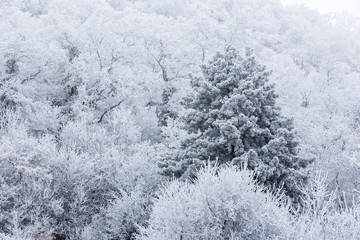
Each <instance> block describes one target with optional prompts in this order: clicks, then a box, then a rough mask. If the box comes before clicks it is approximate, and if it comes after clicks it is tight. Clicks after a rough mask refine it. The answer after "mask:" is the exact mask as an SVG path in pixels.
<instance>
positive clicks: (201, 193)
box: [140, 167, 291, 240]
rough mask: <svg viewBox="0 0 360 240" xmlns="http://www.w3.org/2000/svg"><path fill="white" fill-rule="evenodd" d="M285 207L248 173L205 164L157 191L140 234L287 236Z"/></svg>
mask: <svg viewBox="0 0 360 240" xmlns="http://www.w3.org/2000/svg"><path fill="white" fill-rule="evenodd" d="M288 210H289V209H288V208H287V207H286V206H285V205H282V204H280V197H274V196H273V195H272V194H271V193H268V192H266V189H265V188H264V187H261V186H258V185H257V184H256V183H255V182H254V175H253V173H252V172H250V171H248V170H237V169H236V168H235V167H229V168H225V169H220V170H219V169H217V168H214V167H213V168H212V167H207V168H205V169H202V170H200V172H199V173H198V175H197V179H196V180H195V182H194V184H189V183H184V182H181V181H177V180H175V181H174V182H172V183H170V184H169V185H168V186H167V187H166V188H165V189H164V190H163V191H162V192H161V193H160V195H159V197H158V199H156V200H155V203H154V207H153V210H152V213H151V218H150V220H149V227H148V228H145V229H142V230H141V237H140V239H149V240H154V239H158V240H161V239H164V240H165V239H184V240H187V239H286V234H287V233H288V230H290V229H291V225H290V221H289V220H290V218H289V214H288Z"/></svg>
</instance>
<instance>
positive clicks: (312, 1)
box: [281, 0, 360, 17]
mask: <svg viewBox="0 0 360 240" xmlns="http://www.w3.org/2000/svg"><path fill="white" fill-rule="evenodd" d="M281 2H282V3H283V4H284V5H289V4H299V3H300V4H304V5H306V6H308V7H310V8H315V9H317V10H319V11H320V13H327V12H341V11H346V12H348V13H351V14H353V15H355V16H358V17H360V0H281Z"/></svg>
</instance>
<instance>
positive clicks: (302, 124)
mask: <svg viewBox="0 0 360 240" xmlns="http://www.w3.org/2000/svg"><path fill="white" fill-rule="evenodd" d="M359 23H360V21H359V19H357V18H356V17H352V16H348V15H346V14H328V15H320V14H319V13H318V12H316V11H313V10H310V9H307V8H305V7H303V6H289V7H283V5H282V4H281V3H280V1H278V0H221V1H219V0H182V1H178V0H80V1H72V0H62V1H56V0H0V31H1V34H0V108H1V113H0V238H2V239H134V238H136V239H227V238H229V239H231V237H233V238H235V237H239V238H242V239H266V238H272V239H275V238H278V239H323V238H334V239H345V238H347V239H356V238H357V237H358V236H360V232H359V231H360V230H359V229H360V222H359V220H358V219H359V217H360V216H359V212H360V211H359V208H360V204H358V194H359V191H360V186H359V184H360V180H359V177H358V176H359V173H360V147H359V146H360V145H359V144H360V104H359V103H360V94H359V93H360V43H359V41H358V39H359V38H360V24H359ZM229 46H232V47H231V48H232V49H237V51H239V53H238V54H239V56H241V58H246V56H247V52H248V51H249V50H247V49H252V50H251V51H252V54H253V55H252V56H253V57H254V59H255V60H256V62H257V63H259V66H266V69H267V70H268V71H271V74H270V72H269V74H266V78H267V80H266V84H268V85H266V86H272V87H271V89H272V90H273V91H274V94H275V95H277V96H278V97H276V98H274V99H272V98H271V99H272V100H274V102H273V103H271V104H265V105H266V106H268V107H267V108H265V107H264V108H262V109H266V111H267V112H269V113H270V112H273V111H274V112H276V113H273V114H274V116H275V115H276V116H279V117H280V116H281V118H284V119H288V122H287V124H288V125H286V126H287V127H283V128H286V129H287V130H288V131H289V133H287V134H288V135H287V137H289V139H291V140H289V142H288V143H291V144H290V145H291V146H290V145H289V144H287V145H286V144H285V145H286V149H285V150H284V152H285V151H286V152H287V151H290V152H291V153H294V156H296V157H294V158H292V157H291V159H295V158H296V159H308V160H307V163H306V164H300V165H301V167H300V168H301V170H303V172H302V173H301V176H304V178H302V179H304V181H300V182H299V184H296V189H297V196H298V199H300V200H298V202H297V203H298V204H293V203H292V202H291V200H289V201H287V200H288V198H287V196H288V195H289V194H286V191H285V193H283V191H282V190H284V189H285V190H287V189H286V186H285V188H284V189H282V188H281V184H282V183H284V182H281V181H279V184H275V185H276V186H274V185H272V184H267V185H266V186H262V185H261V183H264V182H265V183H269V182H266V181H265V180H264V181H262V180H260V179H261V178H260V177H259V174H258V172H257V171H252V170H257V168H256V167H251V166H249V165H246V164H245V163H244V162H243V161H240V162H241V164H238V165H237V167H236V166H227V165H229V164H231V161H232V160H233V159H234V158H235V157H242V156H243V155H242V154H243V153H244V151H245V150H246V151H250V150H254V151H252V152H256V151H258V152H257V153H259V151H265V150H264V148H262V147H264V145H261V149H260V147H259V146H260V145H259V146H257V145H256V147H259V148H258V149H255V146H252V147H251V149H245V148H243V149H245V150H244V151H243V150H239V151H238V153H239V155H236V156H235V155H234V156H231V157H229V154H228V153H235V150H236V149H235V147H236V146H241V144H240V143H239V141H240V140H244V139H245V137H243V136H245V135H241V137H238V139H237V140H236V141H235V140H234V139H232V140H234V144H228V143H229V141H230V140H229V139H227V140H226V144H228V145H227V146H228V147H229V148H228V149H225V150H224V149H221V148H218V147H217V146H215V147H216V149H215V150H214V151H213V152H215V153H219V154H214V153H211V154H210V153H209V156H208V157H209V160H216V159H217V160H216V161H206V160H207V159H208V158H207V156H206V152H205V153H201V154H202V155H201V154H200V153H199V151H200V150H203V148H201V147H199V145H196V144H195V145H194V144H190V143H191V141H190V143H189V140H191V139H194V138H196V136H197V135H196V134H203V133H204V132H206V131H207V130H206V131H205V130H204V131H201V130H200V131H192V130H191V128H193V126H197V127H199V129H200V128H201V126H204V124H205V121H207V119H206V120H205V121H203V122H201V124H200V125H199V122H198V123H197V124H195V125H194V122H191V121H190V122H189V121H188V122H187V121H186V117H189V116H191V115H192V114H193V116H198V115H196V112H195V113H194V112H193V111H196V110H199V109H200V110H201V109H202V108H203V105H201V106H198V103H196V98H194V97H190V98H189V96H196V94H198V96H203V95H201V94H203V93H204V91H205V90H206V87H204V86H205V85H206V84H208V85H209V86H210V85H211V84H209V82H211V81H212V80H211V78H207V77H206V71H205V72H204V69H205V70H206V68H208V69H210V68H211V66H213V65H211V64H212V63H213V62H214V61H215V60H214V59H216V56H219V54H220V55H221V54H224V52H226V49H229ZM209 71H210V70H209ZM261 71H262V70H261V68H257V70H256V71H255V72H257V73H259V72H261ZM260 75H261V74H260ZM249 76H253V75H251V74H250V75H249ZM196 79H202V80H201V81H199V82H202V81H205V83H196ZM236 79H238V78H236ZM239 79H245V80H246V81H250V80H249V79H250V78H249V77H242V78H239ZM254 79H255V78H254ZM254 79H253V80H254ZM206 81H208V82H207V83H206ZM223 81H230V80H229V77H224V78H223ZM254 81H255V80H254ZM201 84H203V85H201ZM249 84H250V85H251V83H249ZM272 84H274V85H272ZM199 86H203V87H204V89H205V90H204V89H203V90H201V89H200V91H199ZM214 86H215V85H214ZM216 86H218V85H216ZM260 95H261V94H260ZM229 98H231V97H230V95H227V96H226V97H225V95H224V98H222V99H218V100H219V101H223V102H221V103H222V104H224V105H226V104H225V103H226V101H228V99H229ZM189 99H190V100H189ZM191 99H192V100H191ZM194 99H195V100H194ZM209 99H210V100H211V98H208V100H209ZM232 99H237V100H236V101H239V102H237V103H239V104H240V103H241V101H242V100H241V99H240V98H232ZM239 99H240V100H239ZM249 99H250V98H249ZM251 99H252V100H251ZM251 99H250V100H251V101H250V100H249V101H250V102H249V104H250V105H251V104H254V106H255V107H256V106H260V105H256V104H255V103H254V102H256V101H257V100H256V98H251ZM212 100H214V99H212ZM272 100H271V101H272ZM234 101H235V100H234ZM265 105H264V106H265ZM211 106H213V105H211ZM280 108H281V110H280ZM249 109H252V108H249ZM273 109H274V110H273ZM228 110H229V109H228ZM232 110H234V109H232ZM249 111H250V110H249ZM198 113H199V114H200V112H198ZM236 113H237V114H236V116H239V114H238V113H240V112H236ZM242 113H244V112H242ZM262 113H263V112H261V114H262ZM194 114H195V115H194ZM232 114H233V113H232ZM261 114H260V115H261ZM225 115H226V114H225ZM225 115H221V116H222V117H221V118H219V119H220V120H221V124H223V125H224V124H225V125H226V124H227V123H229V122H228V121H227V119H228V118H226V117H224V116H225ZM245 115H246V114H245ZM260 115H259V116H260ZM209 116H210V115H209ZM226 116H227V115H226ZM207 117H208V116H206V118H207ZM248 117H249V119H251V121H254V124H255V123H259V122H256V121H257V120H254V119H255V118H256V116H253V117H255V118H252V117H251V116H248ZM275 118H277V117H274V119H275ZM184 119H185V120H184ZM188 119H189V118H188ZM275 122H276V121H275ZM191 124H193V125H191ZM223 125H221V126H223ZM230 125H231V124H230ZM265 125H266V124H265ZM280 125H281V124H280ZM218 126H220V125H218ZM221 126H220V127H219V129H221ZM241 126H242V124H240V125H239V127H241ZM254 126H255V125H254ZM269 126H270V125H269ZM279 128H280V127H279ZM210 129H211V130H213V129H214V128H210ZM263 129H265V127H264V128H263ZM273 129H276V127H273ZM249 131H250V130H249ZM251 131H252V130H251ZM251 131H250V132H251ZM271 131H272V130H271ZM284 131H285V130H281V131H279V132H282V133H283V134H285V133H284ZM257 132H258V131H257ZM263 132H266V130H264V131H263ZM290 132H291V134H290ZM219 133H221V134H223V132H222V130H221V131H220V130H219ZM212 134H214V132H213V133H212ZM221 134H220V135H221ZM266 134H269V132H266ZM279 134H280V133H279ZM215 135H216V134H215ZM225 135H226V134H225ZM225 135H224V134H223V135H221V136H225ZM250 135H251V134H250ZM211 136H212V135H211ZM269 136H270V135H269ZM274 136H275V132H271V137H269V138H264V139H265V140H264V139H262V140H261V141H265V142H266V143H268V142H269V141H270V139H272V138H275V137H274ZM278 137H279V136H278ZM204 139H207V140H209V138H207V137H206V136H205V137H204ZM212 139H214V138H212ZM282 139H287V138H285V137H283V138H282ZM220 140H221V141H223V140H224V139H223V138H222V139H220ZM259 141H260V140H259ZM261 141H260V142H261ZM210 142H211V141H210ZM280 142H281V141H280ZM235 143H236V144H238V143H239V145H236V144H235ZM292 143H294V144H293V145H292ZM295 143H296V144H295ZM219 146H220V145H219ZM293 147H294V149H295V147H296V150H291V149H293ZM232 148H233V149H232ZM189 149H190V150H189ZM194 149H195V151H194ZM238 149H242V148H241V147H239V148H237V150H238ZM278 149H280V148H278ZM282 149H284V148H282ZM289 149H290V150H289ZM188 150H189V151H190V153H191V151H193V152H192V153H191V154H192V155H191V156H190V155H187V154H188ZM227 150H228V152H226V151H227ZM232 150H233V151H232ZM184 151H185V152H184ZM194 154H195V155H194ZM261 154H264V153H263V152H262V153H261ZM272 154H273V155H274V156H276V155H278V156H279V154H280V153H279V152H276V151H275V152H273V153H272ZM218 155H219V156H218ZM291 155H292V154H291ZM174 156H175V157H174ZM179 156H180V158H179ZM194 156H195V157H196V158H198V159H201V160H202V164H200V165H201V166H200V165H196V166H197V167H196V168H194V169H193V170H194V171H193V172H192V179H191V180H189V179H188V178H187V176H185V177H183V178H180V179H173V178H172V176H174V175H176V174H173V175H172V174H166V173H165V174H164V171H165V172H166V168H167V167H168V165H166V164H165V165H164V163H167V162H169V161H170V160H171V161H172V160H174V159H175V160H176V161H178V160H179V161H180V162H181V161H185V162H189V158H190V157H194ZM261 159H262V160H263V159H264V158H261ZM272 159H273V156H272ZM289 159H290V158H289ZM310 159H312V160H310ZM262 160H261V161H262ZM269 161H270V160H269ZM204 162H206V164H204ZM223 162H224V163H226V164H220V165H222V166H216V164H218V165H219V163H223ZM280 162H281V159H280ZM291 163H292V164H293V163H294V162H291ZM247 164H248V163H247ZM205 165H206V166H205ZM235 165H236V164H235ZM224 166H225V167H224ZM268 166H270V164H269V165H268ZM286 166H287V168H286V171H287V172H289V174H290V175H291V174H293V173H294V172H293V171H292V170H294V169H295V170H297V169H298V168H299V167H298V166H296V167H294V166H291V164H288V165H286ZM200 167H203V169H202V170H199V168H200ZM277 169H279V168H277ZM272 171H275V170H272ZM170 172H171V171H170ZM172 173H174V171H173V172H172ZM269 174H270V173H269ZM275 175H276V174H275ZM275 175H274V176H275ZM175 177H177V176H175ZM305 179H306V181H305ZM273 181H277V179H275V180H274V179H273ZM225 186H226V187H225ZM292 187H294V188H295V186H292ZM299 205H300V206H301V207H299ZM259 229H261V230H259ZM330 236H331V237H330Z"/></svg>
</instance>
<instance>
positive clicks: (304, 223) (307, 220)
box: [292, 172, 360, 240]
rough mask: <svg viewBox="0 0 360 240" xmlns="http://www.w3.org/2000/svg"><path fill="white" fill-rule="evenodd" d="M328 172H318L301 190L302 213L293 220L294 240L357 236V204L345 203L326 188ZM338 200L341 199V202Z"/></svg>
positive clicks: (359, 212)
mask: <svg viewBox="0 0 360 240" xmlns="http://www.w3.org/2000/svg"><path fill="white" fill-rule="evenodd" d="M327 182H328V180H327V174H324V173H322V172H317V173H316V175H315V176H314V178H313V180H312V182H311V183H310V184H309V186H308V187H307V188H306V189H303V191H304V195H303V196H304V200H303V203H304V208H303V212H301V213H299V215H297V216H296V218H295V219H294V220H295V221H294V222H293V227H294V228H293V229H294V231H293V234H292V238H293V239H304V240H305V239H356V238H357V237H358V236H360V204H359V201H358V200H357V201H356V200H355V201H353V202H351V204H349V205H348V203H347V200H346V197H345V196H344V197H343V198H342V199H339V198H337V196H338V194H337V193H336V192H335V191H329V190H328V184H327ZM340 200H341V201H340Z"/></svg>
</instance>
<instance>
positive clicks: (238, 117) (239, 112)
mask: <svg viewBox="0 0 360 240" xmlns="http://www.w3.org/2000/svg"><path fill="white" fill-rule="evenodd" d="M202 70H203V77H202V78H193V79H192V82H191V85H192V87H193V88H194V90H195V95H189V96H188V97H187V98H185V99H184V105H185V108H187V109H188V110H189V111H188V112H187V114H186V115H185V116H184V117H183V120H184V128H185V129H186V130H187V131H188V133H189V134H191V135H189V137H188V138H187V139H186V140H184V141H183V142H182V147H181V149H180V150H179V151H178V153H176V154H175V155H174V156H172V157H170V159H166V160H164V162H162V164H161V166H162V167H163V168H164V173H165V174H167V175H174V176H176V177H181V176H185V177H187V176H192V175H193V174H194V172H195V171H196V169H198V168H199V167H200V166H201V165H202V164H203V163H204V162H206V161H208V160H210V161H211V162H216V161H218V164H220V165H224V164H228V163H232V164H234V165H240V164H242V163H246V164H247V166H248V168H249V169H252V170H255V172H256V173H257V179H258V181H259V182H260V183H264V184H266V185H268V186H275V187H278V188H281V187H283V189H284V190H285V191H286V193H287V194H288V195H289V196H290V197H292V198H296V197H297V195H298V189H297V187H296V184H297V183H301V182H303V181H305V180H306V179H307V176H306V174H305V173H304V172H303V171H302V170H303V169H304V168H306V166H307V165H308V164H309V163H310V162H311V159H308V158H303V157H300V156H299V155H298V148H297V146H298V141H297V138H296V135H295V132H294V130H293V125H292V121H291V119H287V118H285V117H282V116H281V114H280V108H279V107H277V106H276V104H275V100H276V98H277V95H276V94H275V90H274V85H270V84H267V82H268V77H269V76H270V74H271V72H270V71H266V68H265V66H262V65H259V64H258V63H257V62H256V60H255V58H254V57H253V55H252V51H251V50H250V49H247V50H246V56H245V58H242V57H241V56H240V55H239V53H238V52H237V51H236V50H235V49H234V48H233V47H227V49H226V51H225V53H224V54H221V53H218V54H217V55H216V56H215V57H214V59H213V60H212V61H210V62H209V64H208V65H204V66H202Z"/></svg>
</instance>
